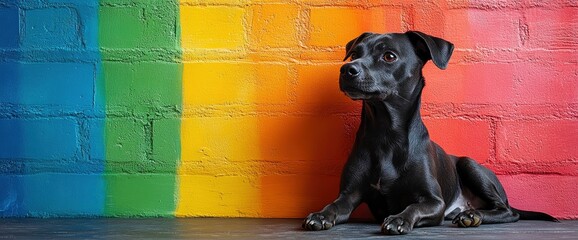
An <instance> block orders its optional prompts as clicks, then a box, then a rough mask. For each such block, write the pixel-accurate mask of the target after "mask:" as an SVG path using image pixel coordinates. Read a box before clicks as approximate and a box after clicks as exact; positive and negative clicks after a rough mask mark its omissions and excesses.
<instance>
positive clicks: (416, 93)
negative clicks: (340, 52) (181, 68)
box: [303, 31, 558, 234]
mask: <svg viewBox="0 0 578 240" xmlns="http://www.w3.org/2000/svg"><path fill="white" fill-rule="evenodd" d="M453 49H454V46H453V44H452V43H450V42H448V41H446V40H444V39H441V38H437V37H433V36H429V35H427V34H424V33H421V32H414V31H410V32H406V33H391V34H375V33H363V34H361V35H360V36H359V37H357V38H355V39H353V40H351V41H350V42H349V43H347V46H346V55H345V59H344V61H345V60H347V59H349V58H351V61H350V62H348V63H346V64H344V65H343V66H342V67H341V70H340V76H339V87H340V89H341V91H343V92H344V93H345V94H346V95H347V96H348V97H349V98H351V99H353V100H362V101H363V109H362V112H361V123H360V126H359V130H358V131H357V136H356V138H355V143H354V145H353V148H352V151H351V154H350V156H349V159H348V160H347V163H346V164H345V167H344V169H343V172H342V176H341V184H340V191H339V196H338V197H337V199H336V200H335V201H333V202H332V203H330V204H329V205H327V206H326V207H325V208H323V209H322V210H321V211H319V212H315V213H311V214H309V216H307V218H306V219H305V220H304V222H303V228H304V229H306V230H326V229H330V228H331V227H333V226H334V225H336V224H340V223H344V222H346V221H347V220H348V219H349V215H350V214H351V212H352V211H353V210H354V209H355V208H357V207H358V206H359V205H360V204H361V203H367V205H368V206H369V209H370V211H371V213H372V214H373V216H374V217H375V218H376V219H377V220H378V221H381V220H383V224H382V225H381V232H382V233H384V234H407V233H409V232H410V231H411V230H412V229H413V228H414V227H425V226H435V225H440V224H441V223H442V221H443V220H444V218H445V219H447V220H452V221H453V223H455V224H458V225H459V226H460V227H477V226H479V225H480V224H491V223H508V222H515V221H518V220H519V219H528V220H547V221H558V220H557V219H556V218H554V217H552V216H550V215H548V214H545V213H540V212H531V211H523V210H519V209H515V208H513V207H511V206H510V205H509V204H508V199H507V197H506V192H505V191H504V188H503V187H502V185H501V184H500V182H499V181H498V178H497V177H496V175H495V174H494V173H493V172H492V171H490V170H489V169H487V168H485V167H483V166H482V165H480V164H478V163H477V162H476V161H474V160H473V159H471V158H468V157H456V156H452V155H448V154H446V153H445V152H444V150H443V149H442V148H441V147H440V146H438V145H437V144H436V143H434V142H432V141H431V140H430V138H429V135H428V131H427V129H426V127H425V125H424V123H423V121H422V118H421V116H420V104H421V93H422V90H423V88H424V86H425V81H424V77H423V76H422V68H423V66H424V64H425V63H426V62H427V61H428V60H432V62H433V63H434V64H435V65H436V66H437V67H438V68H440V69H445V68H446V66H447V64H448V61H449V59H450V56H451V55H452V51H453Z"/></svg>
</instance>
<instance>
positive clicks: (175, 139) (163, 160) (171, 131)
mask: <svg viewBox="0 0 578 240" xmlns="http://www.w3.org/2000/svg"><path fill="white" fill-rule="evenodd" d="M180 131H181V121H180V119H161V120H156V121H154V122H153V157H152V158H153V161H154V162H155V163H157V164H159V165H160V166H161V168H164V169H162V170H164V171H168V172H173V173H175V172H176V170H177V164H178V162H179V161H180V156H181V139H180Z"/></svg>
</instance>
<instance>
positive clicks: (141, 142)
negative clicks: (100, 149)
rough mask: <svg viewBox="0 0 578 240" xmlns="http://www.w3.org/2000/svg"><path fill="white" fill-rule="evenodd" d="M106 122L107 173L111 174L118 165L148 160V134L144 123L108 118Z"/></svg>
mask: <svg viewBox="0 0 578 240" xmlns="http://www.w3.org/2000/svg"><path fill="white" fill-rule="evenodd" d="M105 121H106V127H105V129H106V130H105V137H106V162H107V165H106V170H107V172H111V171H112V170H113V167H114V166H115V164H118V163H138V162H145V161H146V160H147V159H146V151H147V142H146V137H145V136H146V134H145V130H144V125H143V124H142V123H140V122H138V121H135V120H134V119H124V118H122V119H118V118H107V119H106V120H105Z"/></svg>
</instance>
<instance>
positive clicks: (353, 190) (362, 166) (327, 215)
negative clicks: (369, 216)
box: [302, 151, 370, 231]
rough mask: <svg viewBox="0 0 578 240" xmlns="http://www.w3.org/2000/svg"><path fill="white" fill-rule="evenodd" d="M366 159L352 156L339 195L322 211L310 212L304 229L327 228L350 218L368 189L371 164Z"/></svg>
mask: <svg viewBox="0 0 578 240" xmlns="http://www.w3.org/2000/svg"><path fill="white" fill-rule="evenodd" d="M354 152H355V151H354ZM365 161H368V159H365V158H363V157H356V156H350V159H349V160H348V161H347V163H346V165H345V167H344V168H343V172H342V174H341V185H340V190H339V197H337V199H336V200H335V201H333V202H332V203H330V204H328V205H327V206H325V207H324V208H323V209H322V210H321V211H319V212H314V213H311V214H309V216H307V218H305V220H304V221H303V225H302V226H303V229H305V230H310V231H318V230H327V229H330V228H332V227H333V226H335V225H337V224H340V223H344V222H347V220H349V215H351V212H353V210H355V208H357V207H358V206H359V204H361V202H362V199H363V193H364V192H363V191H364V189H367V187H364V186H363V184H364V183H365V180H364V179H365V176H366V174H367V172H368V171H369V166H370V164H367V162H365ZM367 185H369V184H367Z"/></svg>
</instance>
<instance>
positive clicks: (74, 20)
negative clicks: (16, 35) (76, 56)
mask: <svg viewBox="0 0 578 240" xmlns="http://www.w3.org/2000/svg"><path fill="white" fill-rule="evenodd" d="M24 19H25V20H24V21H25V22H24V26H25V27H24V34H23V38H22V46H23V47H24V48H77V47H80V46H81V41H80V36H79V33H80V32H79V23H78V16H77V13H76V12H75V11H74V10H73V9H71V8H64V7H63V8H43V9H30V10H25V18H24Z"/></svg>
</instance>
